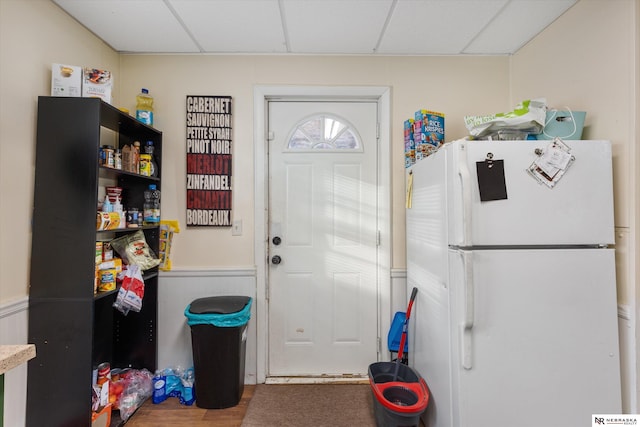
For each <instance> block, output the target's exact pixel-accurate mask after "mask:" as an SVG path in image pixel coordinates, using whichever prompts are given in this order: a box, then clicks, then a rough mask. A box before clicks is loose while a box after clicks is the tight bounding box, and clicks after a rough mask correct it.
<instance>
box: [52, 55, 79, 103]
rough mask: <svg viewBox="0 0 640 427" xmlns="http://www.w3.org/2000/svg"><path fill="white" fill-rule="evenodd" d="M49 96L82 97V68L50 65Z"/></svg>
mask: <svg viewBox="0 0 640 427" xmlns="http://www.w3.org/2000/svg"><path fill="white" fill-rule="evenodd" d="M51 96H66V97H80V96H82V67H79V66H76V65H66V64H55V63H54V64H51Z"/></svg>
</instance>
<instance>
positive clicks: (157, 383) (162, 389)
mask: <svg viewBox="0 0 640 427" xmlns="http://www.w3.org/2000/svg"><path fill="white" fill-rule="evenodd" d="M166 385H167V377H166V376H165V375H164V373H163V372H162V371H156V373H155V375H154V376H153V396H152V398H151V401H152V402H153V403H156V404H157V403H162V402H164V401H165V400H167V389H166Z"/></svg>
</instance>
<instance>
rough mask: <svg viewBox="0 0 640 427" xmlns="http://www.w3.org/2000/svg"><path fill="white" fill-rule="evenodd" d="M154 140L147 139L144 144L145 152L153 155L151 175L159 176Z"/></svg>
mask: <svg viewBox="0 0 640 427" xmlns="http://www.w3.org/2000/svg"><path fill="white" fill-rule="evenodd" d="M153 150H154V147H153V141H147V143H146V144H145V145H144V153H145V154H149V155H150V156H151V175H150V176H158V164H157V163H156V158H155V157H154V155H153Z"/></svg>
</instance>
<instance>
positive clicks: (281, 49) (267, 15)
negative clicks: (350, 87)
mask: <svg viewBox="0 0 640 427" xmlns="http://www.w3.org/2000/svg"><path fill="white" fill-rule="evenodd" d="M52 1H53V2H54V3H56V4H57V5H58V6H59V7H61V8H62V9H63V10H64V11H66V12H67V13H68V14H69V15H71V16H72V17H73V18H74V19H76V20H77V21H78V22H79V23H80V24H82V25H84V26H85V27H86V28H87V29H89V30H90V31H91V32H92V33H94V34H95V35H96V36H98V37H99V38H100V39H102V40H103V41H104V42H105V43H107V44H108V45H109V46H111V47H112V48H113V49H114V50H116V51H118V52H121V53H203V54H278V55H282V54H285V55H286V54H318V55H323V54H336V55H510V54H513V53H515V52H516V51H518V49H520V48H521V47H522V46H524V45H525V44H526V43H527V42H528V41H530V40H531V39H533V38H534V37H535V36H536V35H537V34H539V33H540V32H541V31H542V30H544V28H546V27H547V26H548V25H549V24H551V23H552V22H553V21H554V20H556V19H557V18H558V17H559V16H560V15H562V14H563V13H564V12H566V11H567V9H569V8H570V7H571V6H573V5H574V4H575V3H576V2H577V0H52Z"/></svg>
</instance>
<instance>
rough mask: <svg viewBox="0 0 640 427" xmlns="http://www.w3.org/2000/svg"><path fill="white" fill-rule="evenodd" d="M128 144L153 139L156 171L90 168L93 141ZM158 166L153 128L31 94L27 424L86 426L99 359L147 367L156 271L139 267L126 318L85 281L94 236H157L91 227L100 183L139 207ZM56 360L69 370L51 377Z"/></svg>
mask: <svg viewBox="0 0 640 427" xmlns="http://www.w3.org/2000/svg"><path fill="white" fill-rule="evenodd" d="M135 141H140V142H141V143H144V142H145V141H153V144H154V147H155V151H154V157H155V159H156V164H157V165H158V177H149V176H143V175H140V174H138V173H132V172H126V171H124V170H119V169H114V168H108V167H104V166H101V165H99V163H98V161H99V160H98V159H99V157H100V147H101V146H103V145H114V146H116V147H119V148H122V147H123V146H125V145H130V144H132V143H133V142H135ZM161 167H162V132H160V131H159V130H157V129H154V128H152V127H150V126H147V125H145V124H143V123H140V122H138V121H137V120H135V118H133V117H131V116H129V115H128V114H126V113H123V112H122V111H120V110H118V109H117V108H115V107H113V106H111V105H109V104H107V103H105V102H103V101H102V100H100V99H98V98H72V97H69V98H66V97H48V96H42V97H39V98H38V117H37V129H36V158H35V180H34V181H35V182H34V197H33V218H32V230H31V238H32V241H31V268H30V283H29V285H30V288H29V312H28V315H29V322H28V326H29V330H28V340H29V342H30V343H33V344H34V345H35V346H36V347H37V349H38V357H37V359H34V361H32V362H29V364H28V375H27V409H26V422H25V426H26V427H40V426H43V425H52V426H54V425H55V426H62V425H73V426H78V427H84V426H87V427H89V426H90V425H91V392H90V391H91V383H92V381H91V377H92V376H91V371H92V369H93V367H94V366H96V365H97V364H98V363H100V362H103V361H108V362H110V363H111V365H112V366H121V367H133V368H135V369H142V368H145V369H148V370H149V371H151V372H154V371H155V369H156V367H157V363H158V355H157V323H158V313H157V307H158V269H157V268H155V269H150V270H148V271H147V272H146V273H145V274H143V280H144V281H145V294H144V303H143V305H142V309H141V310H140V311H139V312H136V313H135V315H132V314H130V315H128V316H125V315H124V314H122V313H120V312H119V311H118V310H116V309H114V308H113V306H112V305H113V302H114V301H115V298H116V297H117V294H118V290H117V289H115V290H113V291H109V292H100V293H98V294H95V295H94V292H93V287H94V284H95V283H94V277H95V268H96V265H95V247H96V241H97V240H105V241H108V240H111V239H113V238H115V237H119V236H124V235H130V234H132V233H135V232H136V231H138V230H142V231H143V232H144V235H145V240H146V242H147V244H148V245H149V248H150V249H151V250H153V251H154V252H155V253H156V254H158V253H159V242H160V227H159V225H144V226H141V227H137V228H120V229H115V230H96V207H97V206H98V204H99V200H98V195H99V193H100V192H101V190H102V187H103V186H105V185H117V186H119V187H122V189H123V192H122V195H123V197H122V204H123V206H124V207H125V209H127V208H129V207H131V208H138V209H140V210H141V208H142V207H143V205H144V191H145V190H146V189H147V188H148V186H149V185H150V184H155V185H156V187H157V188H158V189H159V190H161V179H160V176H161V170H160V169H161ZM51 206H55V207H56V209H54V210H53V211H52V210H51ZM69 259H73V260H74V262H73V268H71V269H68V271H66V272H65V274H64V275H63V276H61V277H58V278H56V279H55V280H54V281H52V278H51V277H52V276H51V272H52V271H58V270H59V269H60V266H61V265H66V264H68V263H69ZM64 367H73V372H74V374H73V375H70V376H67V377H65V380H64V381H60V372H61V369H63V368H64ZM51 384H55V390H56V392H55V393H53V394H52V393H51V387H50V385H51Z"/></svg>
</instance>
